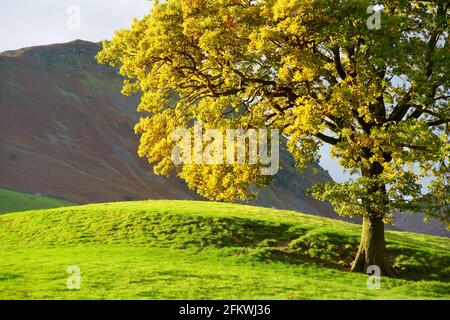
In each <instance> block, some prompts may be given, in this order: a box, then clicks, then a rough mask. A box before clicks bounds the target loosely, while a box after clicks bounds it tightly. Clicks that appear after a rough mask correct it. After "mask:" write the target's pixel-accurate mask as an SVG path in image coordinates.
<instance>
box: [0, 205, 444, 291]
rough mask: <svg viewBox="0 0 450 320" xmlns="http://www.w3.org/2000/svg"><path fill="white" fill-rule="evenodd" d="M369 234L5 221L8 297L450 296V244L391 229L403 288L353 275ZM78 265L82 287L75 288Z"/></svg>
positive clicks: (228, 217) (286, 226)
mask: <svg viewBox="0 0 450 320" xmlns="http://www.w3.org/2000/svg"><path fill="white" fill-rule="evenodd" d="M358 238H359V227H358V226H356V225H353V224H349V223H345V222H340V221H336V220H332V219H327V218H320V217H314V216H311V215H305V214H301V213H298V212H292V211H281V210H273V209H267V208H260V207H255V206H244V205H236V204H225V203H214V202H200V201H164V200H159V201H158V200H157V201H142V202H123V203H105V204H94V205H87V206H78V207H67V208H60V209H51V210H39V211H27V212H21V213H12V214H6V215H2V216H0V254H1V257H2V259H1V260H0V299H5V298H7V299H11V298H13V299H23V298H27V299H449V298H450V285H449V280H450V279H449V274H450V273H449V271H450V270H449V265H450V254H449V249H450V247H449V245H450V243H449V239H446V238H441V237H433V236H425V235H418V234H410V233H403V232H401V233H400V232H391V231H389V232H387V243H388V253H389V255H390V257H391V259H394V262H395V266H396V268H398V270H399V272H400V274H401V277H402V279H389V278H385V277H383V278H382V281H381V288H380V289H379V290H371V289H369V288H367V275H365V274H352V273H348V272H346V270H348V266H349V262H350V261H351V259H352V257H353V255H354V253H355V252H356V248H357V244H358ZM68 266H76V267H78V268H79V270H80V272H81V288H80V290H69V289H67V287H66V282H67V277H68V276H69V275H68V274H67V273H66V270H67V268H68Z"/></svg>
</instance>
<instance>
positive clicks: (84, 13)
mask: <svg viewBox="0 0 450 320" xmlns="http://www.w3.org/2000/svg"><path fill="white" fill-rule="evenodd" d="M73 5H75V6H78V7H79V8H80V28H79V29H78V28H68V27H67V20H68V19H69V14H68V12H67V10H68V8H69V7H71V6H73ZM150 7H151V2H150V1H148V0H2V1H1V2H0V39H2V41H1V42H0V52H1V51H5V50H14V49H19V48H22V47H29V46H34V45H44V44H52V43H60V42H67V41H72V40H75V39H82V40H89V41H100V40H103V39H108V38H111V36H112V35H113V33H114V31H115V30H117V29H120V28H126V27H128V26H129V25H130V24H131V22H132V20H133V17H136V18H141V17H142V16H143V15H144V14H147V13H148V12H149V10H150ZM72 12H73V11H72Z"/></svg>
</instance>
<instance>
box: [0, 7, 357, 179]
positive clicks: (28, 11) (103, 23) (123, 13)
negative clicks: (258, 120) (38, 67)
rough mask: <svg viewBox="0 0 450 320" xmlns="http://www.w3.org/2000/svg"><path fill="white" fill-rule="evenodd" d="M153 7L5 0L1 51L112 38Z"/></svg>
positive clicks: (337, 174) (337, 175) (338, 171)
mask: <svg viewBox="0 0 450 320" xmlns="http://www.w3.org/2000/svg"><path fill="white" fill-rule="evenodd" d="M150 8H151V1H149V0H1V1H0V39H1V42H0V52H3V51H6V50H16V49H20V48H23V47H30V46H36V45H46V44H53V43H63V42H68V41H72V40H76V39H82V40H87V41H94V42H98V41H101V40H104V39H110V38H111V37H112V35H113V34H114V31H115V30H118V29H121V28H127V27H128V26H130V24H131V23H132V20H133V18H141V17H143V16H144V15H145V14H147V13H148V12H149V10H150ZM321 154H322V159H321V161H320V165H321V166H322V167H323V168H324V169H326V170H328V172H329V173H330V175H331V177H332V178H333V179H334V180H336V181H338V182H342V181H345V180H346V179H347V178H348V177H349V175H348V174H345V173H344V172H343V170H342V168H341V167H339V165H338V164H337V161H336V160H335V159H331V158H330V156H329V148H328V147H326V146H325V147H323V148H322V150H321Z"/></svg>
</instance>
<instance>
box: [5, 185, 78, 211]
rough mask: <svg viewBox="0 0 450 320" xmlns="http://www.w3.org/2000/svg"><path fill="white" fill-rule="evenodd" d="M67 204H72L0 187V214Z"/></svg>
mask: <svg viewBox="0 0 450 320" xmlns="http://www.w3.org/2000/svg"><path fill="white" fill-rule="evenodd" d="M69 205H73V204H72V203H70V202H68V201H65V200H61V199H54V198H49V197H44V196H42V195H37V194H26V193H21V192H15V191H11V190H5V189H0V214H2V213H5V212H14V211H25V210H33V209H48V208H58V207H66V206H69Z"/></svg>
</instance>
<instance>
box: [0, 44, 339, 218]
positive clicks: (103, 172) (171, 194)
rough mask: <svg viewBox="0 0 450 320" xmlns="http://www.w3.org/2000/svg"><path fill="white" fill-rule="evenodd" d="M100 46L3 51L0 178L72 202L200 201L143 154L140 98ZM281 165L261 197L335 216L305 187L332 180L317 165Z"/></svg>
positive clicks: (263, 200)
mask: <svg viewBox="0 0 450 320" xmlns="http://www.w3.org/2000/svg"><path fill="white" fill-rule="evenodd" d="M99 49H100V46H99V45H98V44H95V43H91V42H87V41H74V42H70V43H66V44H56V45H50V46H41V47H32V48H25V49H22V50H18V51H11V52H4V53H2V54H0V151H1V152H0V186H3V187H7V188H10V189H13V190H20V191H24V192H35V193H42V194H46V195H51V196H55V197H58V198H63V199H67V200H69V201H72V202H75V203H81V204H83V203H93V202H105V201H124V200H141V199H199V197H198V196H197V195H196V194H195V193H193V192H191V191H189V190H188V189H187V187H186V186H185V185H184V183H183V182H182V181H180V180H179V179H176V178H169V179H167V178H163V177H159V176H156V175H154V174H153V173H152V170H151V167H150V166H149V165H148V163H147V162H146V161H145V160H143V159H140V158H139V157H138V156H137V151H136V150H137V145H138V137H137V136H136V135H135V134H134V132H133V126H134V124H135V122H136V120H137V119H138V117H139V115H138V114H137V113H136V112H135V109H136V105H137V103H136V101H137V100H136V98H132V97H131V98H130V97H125V96H123V95H121V94H120V90H121V84H122V82H121V81H122V80H121V78H120V77H119V76H118V74H117V72H116V70H114V69H112V68H109V67H107V66H102V65H99V64H97V62H96V61H95V55H96V53H97V52H98V51H99ZM281 160H282V161H283V163H284V167H285V169H284V170H282V171H281V172H280V173H279V174H278V175H277V177H276V178H275V179H274V181H273V183H272V185H271V186H270V187H268V188H266V189H264V190H263V191H262V192H261V197H260V198H259V199H258V200H257V201H255V202H254V203H255V204H258V205H262V206H267V207H276V208H281V209H295V210H299V211H303V212H309V213H314V214H319V215H323V216H334V217H336V215H335V214H334V213H333V211H332V209H331V207H330V206H328V205H326V204H323V203H321V202H317V201H315V200H313V199H311V198H310V197H308V196H306V195H305V190H306V189H308V188H309V187H310V186H311V184H312V183H313V182H323V181H328V180H329V179H331V178H330V176H329V174H328V173H327V172H326V171H324V170H323V169H322V168H320V167H319V166H317V165H316V169H317V170H318V174H317V175H313V174H312V173H311V170H306V171H305V172H303V173H302V174H299V173H297V172H295V170H294V162H293V160H292V158H291V157H290V156H289V154H288V153H287V152H283V153H282V154H281Z"/></svg>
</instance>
